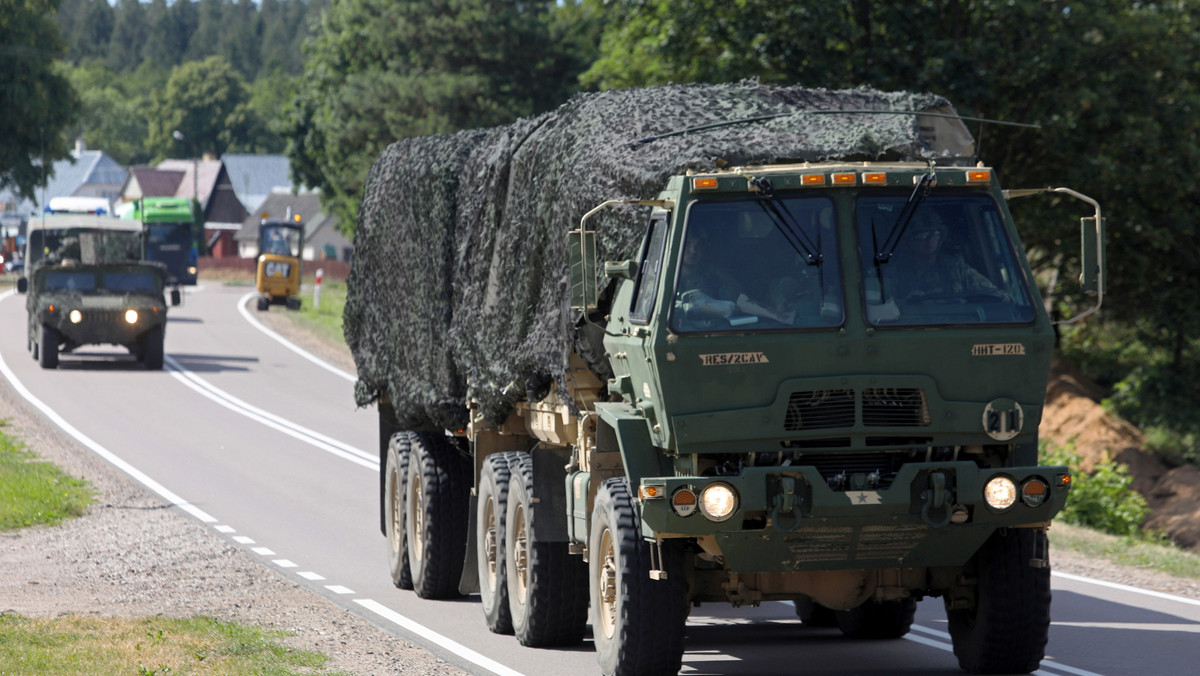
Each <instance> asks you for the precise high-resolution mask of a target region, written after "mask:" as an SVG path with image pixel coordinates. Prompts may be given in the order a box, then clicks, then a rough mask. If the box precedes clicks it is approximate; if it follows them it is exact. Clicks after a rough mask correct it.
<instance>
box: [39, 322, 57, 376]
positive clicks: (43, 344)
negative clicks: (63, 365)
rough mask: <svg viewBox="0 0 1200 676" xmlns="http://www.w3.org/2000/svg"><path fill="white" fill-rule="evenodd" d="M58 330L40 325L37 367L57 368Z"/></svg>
mask: <svg viewBox="0 0 1200 676" xmlns="http://www.w3.org/2000/svg"><path fill="white" fill-rule="evenodd" d="M58 341H59V337H58V330H57V329H55V328H54V327H53V326H50V325H49V324H42V328H41V332H40V335H39V336H38V352H37V358H38V365H40V366H41V367H42V368H44V369H53V368H58Z"/></svg>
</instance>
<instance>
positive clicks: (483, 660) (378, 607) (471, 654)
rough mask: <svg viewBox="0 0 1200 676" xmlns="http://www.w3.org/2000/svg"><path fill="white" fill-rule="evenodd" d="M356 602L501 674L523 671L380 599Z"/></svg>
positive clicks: (518, 674)
mask: <svg viewBox="0 0 1200 676" xmlns="http://www.w3.org/2000/svg"><path fill="white" fill-rule="evenodd" d="M354 602H355V603H357V604H358V605H360V606H362V607H363V608H366V609H367V610H369V611H371V612H373V613H375V614H376V615H378V616H380V617H382V618H383V619H385V620H387V621H388V622H391V623H392V624H395V625H396V626H398V627H400V628H401V629H404V630H406V631H408V632H410V633H413V634H416V635H417V636H420V637H421V638H423V639H425V640H427V641H429V642H431V643H435V644H437V645H439V646H441V647H443V648H445V649H446V650H449V651H450V652H452V653H454V654H455V655H458V656H459V657H462V658H463V659H466V660H470V661H471V662H472V663H473V664H478V665H479V666H481V667H483V668H484V669H487V670H488V671H491V672H493V673H495V674H498V675H499V676H521V672H519V671H515V670H513V669H510V668H508V667H506V666H504V665H503V664H500V663H499V662H497V661H496V660H493V659H492V658H490V657H487V656H486V655H483V654H481V653H478V652H475V651H474V650H471V649H470V648H468V647H467V646H465V645H463V644H461V643H459V642H457V641H454V640H451V639H449V638H446V637H445V636H442V635H441V634H439V633H437V632H435V631H432V630H430V629H429V628H427V627H426V626H425V625H423V624H417V623H416V622H414V621H412V620H410V619H408V618H407V617H405V616H403V615H401V614H400V613H397V612H396V611H394V610H392V609H391V608H388V607H387V606H385V605H383V604H382V603H379V602H378V601H372V600H371V599H354Z"/></svg>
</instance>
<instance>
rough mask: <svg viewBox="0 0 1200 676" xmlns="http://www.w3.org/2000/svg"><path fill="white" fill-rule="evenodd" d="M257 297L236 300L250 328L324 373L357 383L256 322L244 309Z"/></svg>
mask: <svg viewBox="0 0 1200 676" xmlns="http://www.w3.org/2000/svg"><path fill="white" fill-rule="evenodd" d="M257 295H258V292H256V291H251V292H250V293H248V294H246V295H244V296H242V297H241V298H240V299H239V300H238V303H237V308H238V312H239V313H241V315H242V317H244V318H245V319H246V321H248V322H250V324H251V326H253V327H254V328H256V329H258V330H259V331H262V332H263V333H265V334H266V335H267V336H268V337H270V338H274V339H275V340H276V341H278V342H279V344H280V345H283V346H284V347H286V348H287V349H289V350H291V351H292V352H295V353H296V354H298V355H300V356H301V357H304V358H305V359H307V360H309V361H311V362H312V363H314V364H316V365H317V366H320V367H321V368H323V369H325V370H326V371H329V372H330V373H332V374H334V375H336V376H338V377H340V378H345V379H346V380H349V381H350V382H352V383H354V382H358V376H357V375H354V374H352V373H346V372H345V371H343V370H341V369H340V368H338V367H336V366H334V365H333V364H330V363H328V362H326V361H323V360H321V359H319V358H318V357H315V356H313V354H312V353H310V352H307V351H306V350H304V349H302V348H301V347H300V346H298V345H296V344H294V343H292V342H290V341H288V339H287V338H284V337H283V336H281V335H279V334H278V333H276V332H274V331H272V330H271V329H268V328H267V327H266V326H265V325H264V324H263V323H262V322H260V321H258V319H257V318H256V317H255V316H254V315H252V314H250V311H249V310H247V309H246V301H248V300H250V299H251V298H254V297H255V296H257Z"/></svg>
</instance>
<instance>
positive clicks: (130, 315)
mask: <svg viewBox="0 0 1200 676" xmlns="http://www.w3.org/2000/svg"><path fill="white" fill-rule="evenodd" d="M137 320H138V314H137V310H126V311H125V321H127V322H129V323H130V324H137Z"/></svg>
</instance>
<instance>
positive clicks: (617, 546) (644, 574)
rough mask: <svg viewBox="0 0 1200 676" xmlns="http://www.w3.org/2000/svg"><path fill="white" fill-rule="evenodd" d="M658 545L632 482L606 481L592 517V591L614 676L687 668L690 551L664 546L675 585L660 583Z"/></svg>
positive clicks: (596, 626)
mask: <svg viewBox="0 0 1200 676" xmlns="http://www.w3.org/2000/svg"><path fill="white" fill-rule="evenodd" d="M650 546H651V545H650V544H649V543H648V542H646V540H644V539H643V538H642V528H641V519H640V517H639V516H638V513H637V509H635V507H634V505H633V500H632V498H631V497H630V493H629V485H628V483H627V480H626V479H624V478H616V479H608V480H606V481H605V482H604V483H603V484H601V485H600V489H599V491H598V492H597V494H596V506H595V508H594V509H593V511H592V524H591V532H590V535H589V538H588V589H589V597H590V599H591V607H592V637H593V639H594V640H595V643H596V656H597V658H598V660H599V662H600V669H601V671H603V672H604V673H605V674H607V675H620V676H625V675H630V676H632V675H634V674H677V673H678V672H679V669H680V667H681V666H682V663H683V628H684V624H685V623H686V622H687V610H688V609H687V584H686V581H685V580H684V575H683V558H682V557H683V552H682V551H680V550H679V549H677V548H675V547H670V546H667V545H665V544H664V545H663V549H662V555H663V561H662V567H663V569H664V570H665V571H666V573H667V579H666V580H652V579H650Z"/></svg>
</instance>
